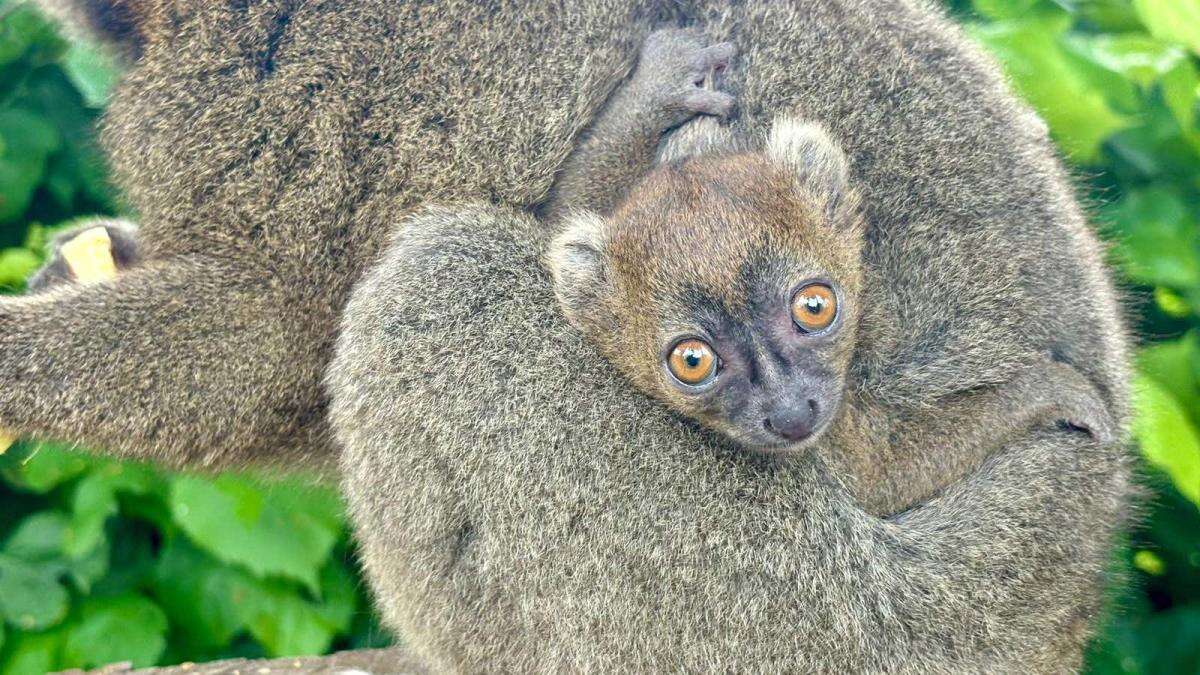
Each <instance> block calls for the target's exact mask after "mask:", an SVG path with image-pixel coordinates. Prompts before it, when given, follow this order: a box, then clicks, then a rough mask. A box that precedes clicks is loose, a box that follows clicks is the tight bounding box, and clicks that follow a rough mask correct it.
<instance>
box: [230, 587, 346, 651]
mask: <svg viewBox="0 0 1200 675" xmlns="http://www.w3.org/2000/svg"><path fill="white" fill-rule="evenodd" d="M257 601H258V606H257V608H256V609H255V611H252V612H251V614H250V616H249V619H248V625H249V627H250V634H251V635H253V636H254V637H255V639H257V640H258V641H259V642H261V643H262V644H263V646H264V647H266V648H267V651H269V652H270V653H271V655H273V656H307V655H316V654H323V653H325V652H326V651H327V650H328V649H329V645H330V644H331V643H332V641H333V636H334V627H333V626H332V625H330V623H329V621H328V620H326V618H325V617H324V616H322V615H321V613H320V612H319V611H317V609H316V608H315V607H313V605H312V604H311V603H309V602H307V601H305V600H304V599H302V598H300V597H299V596H297V595H296V593H295V591H292V590H290V589H288V588H287V587H285V586H282V585H280V584H278V583H271V582H266V583H265V584H264V585H263V586H262V588H261V593H260V594H259V596H258V598H257Z"/></svg>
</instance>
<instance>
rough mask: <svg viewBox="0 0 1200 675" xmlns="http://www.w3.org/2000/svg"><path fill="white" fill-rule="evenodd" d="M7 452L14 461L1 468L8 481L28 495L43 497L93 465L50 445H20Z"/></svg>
mask: <svg viewBox="0 0 1200 675" xmlns="http://www.w3.org/2000/svg"><path fill="white" fill-rule="evenodd" d="M19 446H20V447H19V448H13V449H11V450H9V454H10V455H11V456H12V458H13V460H15V461H14V462H13V463H12V464H9V465H7V466H6V468H5V475H6V477H7V478H8V480H9V482H11V483H12V484H14V485H17V486H20V487H22V488H24V489H26V490H29V491H31V492H35V493H38V494H45V493H47V492H49V491H50V490H53V489H54V488H56V487H58V486H59V485H61V484H63V483H65V482H67V481H69V480H71V479H73V478H75V477H77V476H79V475H80V474H82V473H84V472H86V471H87V470H88V469H89V468H91V467H92V466H93V460H92V459H91V458H89V457H87V456H86V455H83V454H81V453H77V452H73V451H70V450H66V449H64V448H63V447H62V446H59V445H55V444H52V443H41V442H32V443H30V442H22V443H20V444H19Z"/></svg>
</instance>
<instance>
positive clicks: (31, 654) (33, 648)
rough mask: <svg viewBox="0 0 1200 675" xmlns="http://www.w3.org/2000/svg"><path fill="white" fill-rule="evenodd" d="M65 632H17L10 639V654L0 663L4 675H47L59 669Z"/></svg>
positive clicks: (0, 670) (58, 630)
mask: <svg viewBox="0 0 1200 675" xmlns="http://www.w3.org/2000/svg"><path fill="white" fill-rule="evenodd" d="M62 643H63V632H62V630H61V629H55V630H52V631H47V632H44V633H16V634H14V635H13V636H12V637H11V638H10V639H9V646H8V654H7V657H6V658H5V659H4V662H3V663H0V672H2V673H4V675H45V673H49V672H52V671H56V670H58V669H59V660H58V657H59V652H60V651H61V650H62Z"/></svg>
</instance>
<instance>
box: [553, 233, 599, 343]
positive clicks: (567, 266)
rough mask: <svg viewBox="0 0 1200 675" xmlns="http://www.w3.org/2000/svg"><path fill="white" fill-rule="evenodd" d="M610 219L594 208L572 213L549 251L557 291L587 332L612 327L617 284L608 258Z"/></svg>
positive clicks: (568, 312) (574, 321)
mask: <svg viewBox="0 0 1200 675" xmlns="http://www.w3.org/2000/svg"><path fill="white" fill-rule="evenodd" d="M607 247H608V221H607V220H605V219H604V217H603V216H600V215H599V214H596V213H592V212H579V213H575V214H572V215H571V216H569V217H568V218H566V220H565V221H564V228H563V231H562V232H561V233H560V234H559V235H558V236H557V237H555V238H554V241H553V242H552V243H551V244H550V249H549V251H548V252H547V253H546V266H547V267H548V268H549V270H550V273H551V274H552V275H553V277H554V294H555V295H556V296H557V297H558V303H559V305H560V306H562V309H563V312H564V313H565V314H566V315H567V319H568V320H569V321H570V322H571V323H572V324H574V325H575V326H576V327H578V328H579V329H580V330H582V331H583V332H585V333H588V334H595V333H596V332H597V331H602V332H603V333H608V332H610V331H611V330H612V329H613V317H612V314H611V311H610V309H609V308H610V304H609V300H610V298H611V297H612V294H613V292H614V288H613V285H612V277H611V274H610V267H609V259H608V250H607Z"/></svg>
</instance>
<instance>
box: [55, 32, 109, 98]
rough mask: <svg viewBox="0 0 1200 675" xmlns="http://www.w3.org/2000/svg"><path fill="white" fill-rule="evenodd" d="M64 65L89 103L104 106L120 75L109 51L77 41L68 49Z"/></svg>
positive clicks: (72, 80) (68, 74)
mask: <svg viewBox="0 0 1200 675" xmlns="http://www.w3.org/2000/svg"><path fill="white" fill-rule="evenodd" d="M63 67H64V68H65V69H66V71H67V76H68V77H70V78H71V82H73V83H74V84H75V87H76V88H78V89H79V93H81V94H83V100H84V101H85V102H86V103H87V105H89V106H91V107H93V108H100V107H103V106H104V103H105V102H106V101H107V100H108V94H109V92H110V91H112V88H113V86H114V85H115V84H116V82H117V77H118V71H117V67H116V64H115V63H114V62H113V60H112V58H111V57H110V56H109V55H108V53H107V52H105V51H104V50H102V49H98V48H97V47H96V45H93V44H90V43H87V42H75V43H74V44H72V45H71V48H70V49H69V50H68V51H67V56H66V58H65V59H64V60H63Z"/></svg>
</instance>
